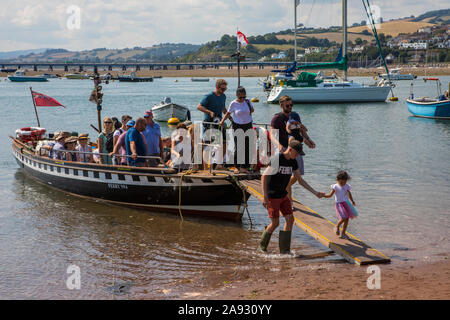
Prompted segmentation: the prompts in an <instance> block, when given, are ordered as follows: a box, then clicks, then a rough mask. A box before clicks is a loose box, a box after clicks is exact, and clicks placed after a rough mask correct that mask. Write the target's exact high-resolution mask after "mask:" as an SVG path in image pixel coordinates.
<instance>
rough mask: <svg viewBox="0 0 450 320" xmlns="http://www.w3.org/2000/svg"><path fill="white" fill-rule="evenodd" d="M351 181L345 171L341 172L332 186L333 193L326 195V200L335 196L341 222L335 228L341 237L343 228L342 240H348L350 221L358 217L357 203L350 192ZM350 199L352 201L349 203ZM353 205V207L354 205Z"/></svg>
mask: <svg viewBox="0 0 450 320" xmlns="http://www.w3.org/2000/svg"><path fill="white" fill-rule="evenodd" d="M348 180H350V176H349V175H348V173H347V172H345V171H339V172H338V174H337V176H336V181H337V183H336V184H333V185H332V186H331V191H330V193H329V194H326V195H325V196H324V198H331V196H332V195H333V194H334V197H335V200H336V204H335V208H336V213H337V216H338V218H339V222H338V224H337V225H336V227H334V232H336V234H337V235H339V227H340V226H341V224H342V225H343V226H342V232H341V233H340V237H341V238H343V239H344V238H346V237H347V235H346V234H345V231H346V230H347V226H348V220H349V219H353V218H355V217H356V216H358V213H357V211H356V209H355V208H354V205H355V201H353V197H352V194H351V192H350V190H351V188H352V187H351V186H350V185H349V184H347V181H348ZM349 198H350V201H351V203H350V201H349ZM352 204H353V205H352Z"/></svg>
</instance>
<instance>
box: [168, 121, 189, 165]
mask: <svg viewBox="0 0 450 320" xmlns="http://www.w3.org/2000/svg"><path fill="white" fill-rule="evenodd" d="M184 139H189V137H188V131H187V128H186V125H185V124H184V123H180V124H178V125H177V130H176V131H175V132H174V135H173V139H172V147H171V149H170V153H171V160H172V168H174V169H176V170H178V171H182V170H187V169H189V166H190V164H191V163H185V162H184V161H183V154H188V155H189V159H190V155H191V150H190V147H191V143H190V141H188V143H183V141H184ZM186 147H187V149H186Z"/></svg>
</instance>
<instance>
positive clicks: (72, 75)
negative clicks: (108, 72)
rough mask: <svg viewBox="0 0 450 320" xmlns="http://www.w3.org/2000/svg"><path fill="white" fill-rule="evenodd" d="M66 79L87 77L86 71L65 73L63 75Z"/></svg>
mask: <svg viewBox="0 0 450 320" xmlns="http://www.w3.org/2000/svg"><path fill="white" fill-rule="evenodd" d="M64 77H66V79H70V80H74V79H89V75H88V74H87V73H85V74H81V73H67V74H65V75H64Z"/></svg>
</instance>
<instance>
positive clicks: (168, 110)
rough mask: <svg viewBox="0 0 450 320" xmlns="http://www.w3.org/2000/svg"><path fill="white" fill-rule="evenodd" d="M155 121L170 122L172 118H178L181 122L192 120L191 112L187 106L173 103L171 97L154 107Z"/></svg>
mask: <svg viewBox="0 0 450 320" xmlns="http://www.w3.org/2000/svg"><path fill="white" fill-rule="evenodd" d="M152 112H153V119H154V120H156V121H168V120H169V119H170V118H178V119H179V120H180V121H185V120H191V112H190V111H189V109H188V108H187V107H185V106H182V105H179V104H176V103H173V102H172V100H171V99H170V98H169V97H166V98H164V100H163V101H161V103H159V104H156V105H154V106H153V107H152Z"/></svg>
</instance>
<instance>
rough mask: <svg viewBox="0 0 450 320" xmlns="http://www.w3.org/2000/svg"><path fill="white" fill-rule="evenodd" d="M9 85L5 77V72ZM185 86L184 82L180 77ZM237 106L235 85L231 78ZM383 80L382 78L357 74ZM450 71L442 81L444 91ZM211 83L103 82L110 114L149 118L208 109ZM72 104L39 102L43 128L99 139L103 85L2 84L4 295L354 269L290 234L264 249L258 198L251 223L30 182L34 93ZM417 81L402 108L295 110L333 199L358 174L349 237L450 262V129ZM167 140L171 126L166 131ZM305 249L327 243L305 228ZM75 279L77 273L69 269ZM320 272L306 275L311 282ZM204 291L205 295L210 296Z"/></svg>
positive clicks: (157, 289)
mask: <svg viewBox="0 0 450 320" xmlns="http://www.w3.org/2000/svg"><path fill="white" fill-rule="evenodd" d="M0 79H1V78H0ZM175 80H178V81H177V82H175ZM227 80H228V81H229V86H228V87H229V90H228V91H227V92H226V95H227V103H229V102H230V101H231V100H232V99H234V96H235V95H234V91H235V89H236V86H237V80H236V79H234V78H233V79H227ZM357 80H358V81H364V82H370V81H373V80H372V79H370V78H358V79H357ZM449 80H450V77H441V81H442V83H443V84H444V87H446V86H447V84H448V82H449ZM214 81H215V79H214V78H211V81H210V82H191V81H190V79H189V78H178V79H175V78H162V79H155V81H154V82H146V83H119V82H117V81H116V82H111V83H110V84H108V85H106V84H105V85H103V91H104V99H103V115H104V116H116V117H118V118H120V116H121V115H122V114H125V113H126V114H130V115H131V116H133V118H137V117H138V116H142V115H143V112H144V111H145V110H147V109H150V108H151V106H152V105H153V104H155V103H158V102H159V101H161V100H162V99H163V98H164V97H166V96H168V97H171V98H172V100H173V101H174V102H176V103H179V104H183V105H186V106H189V107H190V108H191V114H192V118H193V120H194V121H195V120H200V119H202V116H201V114H200V113H199V112H198V111H196V106H197V104H198V102H199V101H200V100H201V98H202V96H203V95H204V94H206V93H208V92H210V91H212V90H213V86H214ZM257 82H258V79H257V78H243V79H241V84H242V85H244V86H245V88H246V89H247V93H248V97H249V98H251V97H259V99H260V101H261V102H259V103H255V104H254V107H255V113H254V120H255V121H256V122H258V123H269V122H270V120H271V118H272V116H273V115H274V114H275V113H277V112H279V111H280V108H279V106H278V105H271V104H267V103H265V101H266V100H265V94H264V93H263V92H262V88H261V87H260V86H258V84H257ZM30 85H31V86H33V90H35V91H38V92H42V93H45V94H47V95H50V96H52V97H54V98H55V99H57V100H58V101H60V102H61V103H62V104H64V105H65V106H67V108H65V109H64V108H39V117H40V120H41V125H42V126H43V127H45V128H46V129H47V130H48V131H49V132H54V131H56V130H66V131H77V132H79V133H83V132H86V133H89V135H90V137H95V136H96V135H95V132H94V130H93V129H92V128H91V127H90V124H94V125H95V124H96V123H97V115H96V107H95V105H94V104H92V103H90V102H89V101H88V99H89V94H90V90H91V89H92V87H93V83H92V81H88V80H66V79H63V80H59V79H51V80H50V81H49V82H46V83H12V82H9V81H7V80H5V79H4V78H3V79H1V81H0V119H1V127H0V151H1V152H0V198H1V201H0V299H7V298H9V299H32V298H44V299H55V298H64V299H72V298H73V299H78V298H87V299H113V298H115V299H126V298H130V299H135V298H148V299H154V298H182V297H185V294H186V293H187V292H191V291H199V290H203V289H204V286H207V284H206V283H204V282H203V279H204V276H205V275H206V274H208V273H210V272H220V271H221V270H229V269H230V268H231V269H233V270H235V272H237V273H238V272H239V271H240V270H246V269H249V268H252V269H258V268H261V269H264V268H266V269H267V268H269V269H270V270H275V271H276V270H280V268H284V267H286V266H289V267H291V268H293V270H295V268H297V267H298V268H300V267H301V268H308V267H312V266H317V265H323V264H325V265H331V266H332V265H333V264H336V263H340V264H341V263H345V262H343V260H342V259H341V258H340V257H339V256H337V255H332V256H328V257H325V258H320V259H294V258H286V257H280V256H279V255H277V254H276V253H277V252H278V243H277V242H278V241H277V235H275V236H274V237H273V238H272V242H271V244H270V246H269V251H270V252H271V254H269V255H262V254H260V253H257V252H256V251H255V248H256V246H257V242H258V240H259V237H260V233H261V231H262V230H263V228H264V226H265V225H266V224H267V223H268V222H269V219H268V216H267V213H266V212H265V210H264V208H263V207H262V205H261V204H260V203H259V202H257V201H256V200H254V199H250V201H249V211H250V215H251V219H252V225H251V224H250V221H249V219H248V217H247V216H246V215H244V217H243V221H242V223H231V222H223V221H215V220H208V219H200V218H189V217H185V220H184V222H183V223H180V219H179V217H178V216H177V215H168V214H161V213H151V212H144V211H139V210H131V209H128V208H122V207H117V206H112V205H107V204H104V203H101V202H95V201H90V200H85V199H81V198H78V197H76V196H73V195H68V194H65V193H63V192H59V191H57V190H54V189H50V188H48V187H46V186H44V185H41V184H39V183H36V182H35V181H34V180H31V179H29V178H27V177H26V176H25V175H24V174H23V172H22V171H21V170H20V169H19V168H18V166H17V164H16V163H15V161H14V159H13V156H12V154H11V147H10V143H11V139H10V138H9V137H8V135H13V134H14V131H15V130H16V129H17V128H21V127H25V126H30V125H31V126H33V125H36V119H35V115H34V110H33V105H32V100H31V97H30V90H29V86H30ZM409 91H410V81H399V82H397V88H395V90H394V92H395V94H396V96H398V97H399V101H398V102H386V103H364V104H321V105H310V104H308V105H295V106H294V108H293V110H294V111H296V112H298V113H299V114H300V116H301V118H302V121H303V123H304V124H305V125H306V126H307V127H308V130H309V131H308V132H309V135H310V137H311V138H312V139H313V140H314V141H315V143H316V145H317V148H316V149H313V150H311V149H308V148H306V147H305V152H306V156H305V176H304V178H305V180H306V181H308V183H310V184H311V185H312V186H313V187H314V188H316V189H317V190H319V191H325V192H328V191H329V188H330V185H331V184H333V183H334V182H335V176H336V173H337V172H338V171H339V170H341V169H342V170H346V171H348V172H349V174H350V176H351V177H352V180H351V181H350V184H351V185H352V188H353V189H352V194H353V197H354V199H355V201H356V205H357V209H358V212H359V217H358V218H357V219H355V220H352V221H351V222H350V224H349V232H351V233H352V234H355V235H357V236H358V237H359V238H360V239H362V240H363V241H365V242H367V243H369V244H370V245H372V246H373V247H375V248H377V249H379V250H381V251H382V252H384V253H385V254H387V255H389V256H390V257H391V258H392V261H393V263H394V264H404V263H422V262H429V261H434V260H438V259H440V258H442V255H445V254H447V253H448V252H449V251H450V250H449V249H450V245H449V227H450V209H449V208H450V121H442V120H441V121H439V120H431V119H420V118H414V117H412V116H410V114H409V113H408V110H407V107H406V102H405V100H406V98H407V96H408V95H409ZM414 93H415V96H416V97H419V96H429V97H434V96H436V88H435V84H434V83H429V82H428V83H424V82H423V81H422V80H419V79H417V80H415V81H414ZM161 126H162V130H163V131H164V134H168V133H169V132H170V129H169V128H168V127H167V126H166V125H165V124H162V125H161ZM294 196H295V198H297V199H299V200H300V201H301V202H302V203H304V204H305V205H307V206H309V207H311V208H312V209H314V210H315V211H317V212H318V213H320V214H321V215H323V216H324V217H326V218H328V219H330V220H331V221H336V214H335V211H334V201H333V199H321V200H319V199H317V198H316V197H314V196H313V195H312V194H310V193H309V192H307V191H305V190H304V189H303V188H302V187H301V186H299V185H296V186H295V187H294ZM292 248H293V251H294V252H296V253H297V254H303V255H311V254H315V253H319V252H323V251H326V248H324V247H323V246H321V245H320V244H318V243H317V242H316V241H315V240H313V239H312V238H310V237H309V236H308V235H306V234H304V233H303V232H302V231H300V229H298V228H296V227H294V232H293V244H292ZM71 265H76V266H77V267H79V270H80V275H81V282H80V283H81V289H79V290H77V289H74V290H69V289H68V287H67V285H66V281H67V279H68V278H69V277H70V274H69V273H67V270H68V268H69V266H71ZM69 271H70V270H69ZM306 276H307V275H306ZM202 288H203V289H202Z"/></svg>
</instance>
